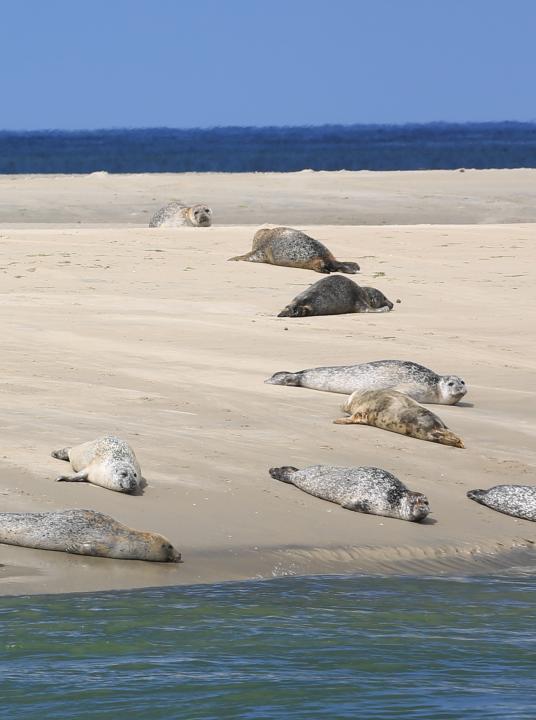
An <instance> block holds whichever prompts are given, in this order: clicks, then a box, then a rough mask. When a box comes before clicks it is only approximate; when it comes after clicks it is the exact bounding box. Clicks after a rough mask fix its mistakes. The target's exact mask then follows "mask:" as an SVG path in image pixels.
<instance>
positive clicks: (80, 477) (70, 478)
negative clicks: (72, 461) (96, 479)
mask: <svg viewBox="0 0 536 720" xmlns="http://www.w3.org/2000/svg"><path fill="white" fill-rule="evenodd" d="M88 478H89V471H88V470H87V468H86V469H84V470H80V472H77V473H76V475H59V476H58V477H57V478H56V482H87V481H88Z"/></svg>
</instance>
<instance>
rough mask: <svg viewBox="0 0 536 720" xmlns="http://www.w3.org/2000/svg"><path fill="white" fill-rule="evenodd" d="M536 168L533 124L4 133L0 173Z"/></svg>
mask: <svg viewBox="0 0 536 720" xmlns="http://www.w3.org/2000/svg"><path fill="white" fill-rule="evenodd" d="M460 167H466V168H519V167H536V123H519V122H501V123H462V124H451V123H430V124H425V125H350V126H342V125H325V126H322V127H265V128H253V127H224V128H212V129H208V130H201V129H197V130H196V129H191V130H177V129H171V128H153V129H122V130H121V129H119V130H93V131H76V132H66V131H60V130H53V131H42V132H33V131H32V132H11V131H2V132H0V173H89V172H95V171H99V170H105V171H107V172H110V173H141V172H270V171H271V172H290V171H296V170H304V169H307V168H310V169H313V170H419V169H423V170H429V169H455V168H460Z"/></svg>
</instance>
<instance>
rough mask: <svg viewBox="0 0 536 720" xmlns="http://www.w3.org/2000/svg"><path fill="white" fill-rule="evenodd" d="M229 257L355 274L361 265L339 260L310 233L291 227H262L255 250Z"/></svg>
mask: <svg viewBox="0 0 536 720" xmlns="http://www.w3.org/2000/svg"><path fill="white" fill-rule="evenodd" d="M229 260H246V261H247V262H257V263H268V264H269V265H284V266H285V267H296V268H304V269H306V270H314V271H315V272H319V273H332V272H342V273H350V274H354V273H356V272H357V271H358V270H359V265H358V264H357V263H353V262H339V261H338V260H336V259H335V257H334V256H333V255H332V254H331V253H330V251H329V250H328V249H327V247H326V246H325V245H322V243H321V242H319V241H318V240H314V239H313V238H312V237H309V235H306V234H305V233H303V232H301V231H300V230H294V229H293V228H287V227H276V228H262V229H261V230H257V232H256V233H255V235H254V237H253V249H252V250H251V252H248V253H246V254H245V255H237V256H236V257H232V258H229Z"/></svg>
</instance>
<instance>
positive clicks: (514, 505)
mask: <svg viewBox="0 0 536 720" xmlns="http://www.w3.org/2000/svg"><path fill="white" fill-rule="evenodd" d="M467 497H468V498H469V499H470V500H474V501H475V502H477V503H480V504H481V505H485V506H486V507H489V508H491V509H492V510H497V512H501V513H504V514H505V515H512V516H513V517H518V518H522V519H523V520H533V521H536V487H534V486H532V485H495V487H492V488H489V490H469V492H468V493H467Z"/></svg>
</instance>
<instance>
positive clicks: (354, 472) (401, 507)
mask: <svg viewBox="0 0 536 720" xmlns="http://www.w3.org/2000/svg"><path fill="white" fill-rule="evenodd" d="M270 475H271V476H272V477H273V478H275V479H276V480H280V481H281V482H285V483H290V484H291V485H295V486H296V487H298V488H300V490H304V491H305V492H306V493H309V495H314V496H315V497H318V498H321V499H322V500H329V501H330V502H333V503H337V504H338V505H341V506H342V507H343V508H346V509H347V510H354V511H356V512H362V513H370V514H371V515H383V516H385V517H392V518H398V519H399V520H409V521H410V522H419V521H420V520H424V518H425V517H426V516H427V515H428V513H429V512H430V507H429V504H428V500H427V498H426V496H425V495H423V494H422V493H419V492H413V491H411V490H408V488H407V487H406V486H405V485H404V483H402V482H401V481H400V480H399V479H398V478H396V477H395V476H394V475H392V474H391V473H390V472H387V470H382V469H381V468H376V467H356V468H344V467H334V466H332V465H313V466H312V467H308V468H305V469H304V470H298V468H295V467H279V468H271V469H270Z"/></svg>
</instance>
